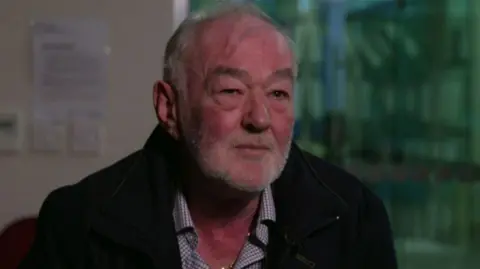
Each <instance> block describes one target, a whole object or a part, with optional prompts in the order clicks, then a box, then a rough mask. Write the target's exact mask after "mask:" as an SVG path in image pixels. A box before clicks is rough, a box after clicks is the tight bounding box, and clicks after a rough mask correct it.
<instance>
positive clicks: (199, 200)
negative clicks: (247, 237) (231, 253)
mask: <svg viewBox="0 0 480 269" xmlns="http://www.w3.org/2000/svg"><path fill="white" fill-rule="evenodd" d="M195 182H198V183H201V184H195ZM213 185H216V184H205V181H202V180H198V179H197V180H191V181H189V184H186V185H185V188H184V191H185V196H186V199H187V202H188V205H189V210H190V214H191V216H192V220H193V221H194V223H195V227H196V228H197V229H199V230H204V231H212V233H214V232H215V230H222V231H223V232H225V230H226V229H228V230H232V231H236V232H242V233H243V232H245V233H248V230H249V228H250V225H251V223H252V221H253V218H254V217H255V213H256V212H257V209H258V206H259V204H260V193H243V192H240V191H234V190H231V189H230V190H227V189H226V188H228V187H225V186H224V187H220V186H213ZM222 185H223V184H222ZM219 194H223V195H219ZM225 194H231V195H225Z"/></svg>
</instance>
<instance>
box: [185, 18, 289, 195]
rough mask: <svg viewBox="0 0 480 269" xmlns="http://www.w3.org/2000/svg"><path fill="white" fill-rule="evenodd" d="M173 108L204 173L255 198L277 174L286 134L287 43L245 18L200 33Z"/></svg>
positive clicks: (266, 27) (283, 159)
mask: <svg viewBox="0 0 480 269" xmlns="http://www.w3.org/2000/svg"><path fill="white" fill-rule="evenodd" d="M203 29H204V31H203V32H202V34H201V35H200V36H199V39H198V46H197V47H196V48H195V50H196V53H194V54H192V58H191V59H190V62H189V63H190V64H191V65H190V68H189V69H188V70H187V77H188V80H187V81H188V89H187V97H186V100H185V102H186V103H185V105H183V106H182V108H181V109H180V111H181V112H180V114H181V115H180V117H181V126H182V130H183V131H184V136H185V139H186V140H187V144H188V147H189V148H190V150H191V151H192V153H193V155H194V157H195V159H196V160H197V162H198V164H199V166H200V168H201V169H202V171H203V173H204V174H205V175H206V176H208V177H212V178H215V179H220V180H222V181H223V182H225V183H227V184H228V185H229V186H230V187H233V188H234V189H237V190H241V191H247V192H258V191H261V190H263V189H264V188H265V187H267V186H268V185H269V184H270V183H271V182H273V181H274V180H275V179H276V178H277V177H278V176H279V175H280V173H281V172H282V170H283V167H284V165H285V163H286V159H287V156H288V153H289V150H290V144H291V140H292V131H293V122H294V115H293V111H294V110H293V104H294V103H293V88H292V86H293V80H294V74H293V71H292V67H293V57H292V54H291V51H290V50H289V47H288V44H287V42H286V40H285V39H284V38H283V37H282V36H281V35H280V34H279V33H278V32H277V31H275V30H274V29H273V27H271V26H269V25H267V24H265V23H264V22H262V21H260V20H258V19H255V18H250V17H244V18H240V19H238V18H237V20H228V19H223V20H218V21H215V22H212V23H209V24H208V25H205V27H204V28H203Z"/></svg>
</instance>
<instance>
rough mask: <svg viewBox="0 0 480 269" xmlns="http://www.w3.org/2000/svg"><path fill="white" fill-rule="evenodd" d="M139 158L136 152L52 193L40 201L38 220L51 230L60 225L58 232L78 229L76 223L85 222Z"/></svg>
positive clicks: (140, 157)
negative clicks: (46, 224)
mask: <svg viewBox="0 0 480 269" xmlns="http://www.w3.org/2000/svg"><path fill="white" fill-rule="evenodd" d="M141 159H142V152H141V151H137V152H135V153H133V154H131V155H129V156H127V157H125V158H123V159H121V160H119V161H118V162H116V163H114V164H112V165H110V166H108V167H106V168H103V169H101V170H99V171H97V172H95V173H93V174H91V175H89V176H87V177H85V178H84V179H82V180H80V181H79V182H77V183H75V184H72V185H68V186H63V187H60V188H57V189H55V190H53V191H52V192H50V193H49V194H48V195H47V197H46V198H45V200H44V201H43V204H42V206H41V208H40V213H39V221H41V222H47V223H48V224H49V225H53V227H54V226H55V223H57V224H60V225H61V227H62V229H65V228H72V229H74V228H78V225H79V224H82V223H86V222H87V218H88V214H89V212H90V211H91V210H95V209H96V208H99V207H100V206H101V205H102V202H103V201H104V200H105V198H107V197H108V196H109V195H111V194H112V193H113V192H114V191H115V189H116V187H117V186H118V185H119V184H120V182H121V180H122V178H124V176H125V175H126V174H128V171H129V170H130V169H132V167H133V166H135V164H136V163H138V162H140V161H141Z"/></svg>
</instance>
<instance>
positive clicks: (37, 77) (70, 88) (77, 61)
mask: <svg viewBox="0 0 480 269" xmlns="http://www.w3.org/2000/svg"><path fill="white" fill-rule="evenodd" d="M32 27H33V58H34V59H33V65H34V66H33V74H34V78H33V80H34V88H35V94H34V113H33V119H34V121H35V122H37V121H39V122H49V123H51V124H49V125H48V126H51V125H52V124H53V126H57V125H63V126H70V125H71V124H72V121H73V118H77V117H83V118H86V119H89V120H91V121H95V122H102V121H103V118H104V114H105V113H104V110H105V106H106V104H105V103H106V96H107V83H108V81H107V58H108V55H107V53H108V51H109V49H108V47H107V42H108V29H107V26H106V24H105V23H103V22H101V21H97V20H89V19H87V20H73V19H72V20H55V21H36V22H34V23H33V26H32ZM44 127H46V126H44ZM42 130H43V132H42V133H45V132H49V130H48V129H46V130H44V129H42ZM50 131H51V132H52V134H48V135H47V134H45V135H46V136H47V137H53V136H55V133H56V131H55V130H53V129H52V130H50ZM34 134H35V132H34ZM45 135H44V136H45ZM72 138H73V137H72ZM34 139H35V138H34ZM37 140H38V139H37ZM39 140H41V138H39ZM72 144H74V143H72Z"/></svg>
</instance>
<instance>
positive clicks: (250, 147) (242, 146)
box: [235, 144, 270, 150]
mask: <svg viewBox="0 0 480 269" xmlns="http://www.w3.org/2000/svg"><path fill="white" fill-rule="evenodd" d="M235 148H237V149H245V150H270V147H268V146H266V145H257V144H240V145H237V146H235Z"/></svg>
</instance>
